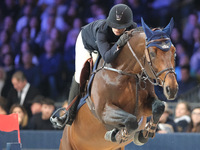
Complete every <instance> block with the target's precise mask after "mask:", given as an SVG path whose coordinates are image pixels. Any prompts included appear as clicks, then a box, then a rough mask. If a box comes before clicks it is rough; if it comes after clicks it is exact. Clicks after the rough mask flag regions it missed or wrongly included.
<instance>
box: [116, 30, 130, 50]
mask: <svg viewBox="0 0 200 150" xmlns="http://www.w3.org/2000/svg"><path fill="white" fill-rule="evenodd" d="M128 40H129V35H128V32H125V33H124V34H122V35H121V36H120V38H119V39H118V41H117V47H118V48H121V47H123V46H124V45H125V44H126V43H127V41H128Z"/></svg>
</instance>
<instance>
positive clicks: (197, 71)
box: [190, 47, 200, 76]
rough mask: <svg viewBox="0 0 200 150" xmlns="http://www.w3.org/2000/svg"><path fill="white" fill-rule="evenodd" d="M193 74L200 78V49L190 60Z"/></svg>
mask: <svg viewBox="0 0 200 150" xmlns="http://www.w3.org/2000/svg"><path fill="white" fill-rule="evenodd" d="M190 66H191V73H192V75H193V76H200V47H199V49H198V50H197V52H196V53H194V54H193V55H192V57H191V59H190Z"/></svg>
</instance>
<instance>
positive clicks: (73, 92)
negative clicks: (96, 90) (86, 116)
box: [66, 77, 80, 125]
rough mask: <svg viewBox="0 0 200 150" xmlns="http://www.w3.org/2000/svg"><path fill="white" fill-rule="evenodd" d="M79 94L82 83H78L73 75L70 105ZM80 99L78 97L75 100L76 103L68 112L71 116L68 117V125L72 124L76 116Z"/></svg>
mask: <svg viewBox="0 0 200 150" xmlns="http://www.w3.org/2000/svg"><path fill="white" fill-rule="evenodd" d="M79 94H80V84H79V83H77V82H76V81H75V78H74V77H73V79H72V83H71V87H70V92H69V97H68V104H69V105H70V103H71V102H72V101H73V99H74V98H75V97H76V96H77V95H79ZM79 100H80V98H79V97H78V99H77V100H76V101H75V102H74V104H73V105H72V106H71V107H70V109H69V110H68V113H67V114H68V115H69V116H67V117H66V118H67V121H66V124H68V125H71V124H72V123H73V121H74V119H75V117H76V108H77V106H78V104H79Z"/></svg>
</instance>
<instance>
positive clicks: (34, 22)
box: [29, 16, 40, 41]
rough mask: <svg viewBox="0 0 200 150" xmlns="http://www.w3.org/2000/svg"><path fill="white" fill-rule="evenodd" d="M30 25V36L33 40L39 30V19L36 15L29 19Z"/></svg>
mask: <svg viewBox="0 0 200 150" xmlns="http://www.w3.org/2000/svg"><path fill="white" fill-rule="evenodd" d="M29 26H30V38H31V40H33V41H35V39H36V37H37V35H38V33H39V31H40V20H39V19H38V18H37V16H32V17H31V18H30V21H29Z"/></svg>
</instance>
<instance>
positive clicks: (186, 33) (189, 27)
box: [183, 13, 198, 47]
mask: <svg viewBox="0 0 200 150" xmlns="http://www.w3.org/2000/svg"><path fill="white" fill-rule="evenodd" d="M197 21H198V16H197V14H195V13H191V14H190V15H189V16H188V19H187V22H186V24H185V26H184V29H183V39H184V40H185V42H187V44H188V45H189V47H192V42H193V38H192V33H193V32H194V28H195V27H196V25H197V23H198V22H197Z"/></svg>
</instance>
